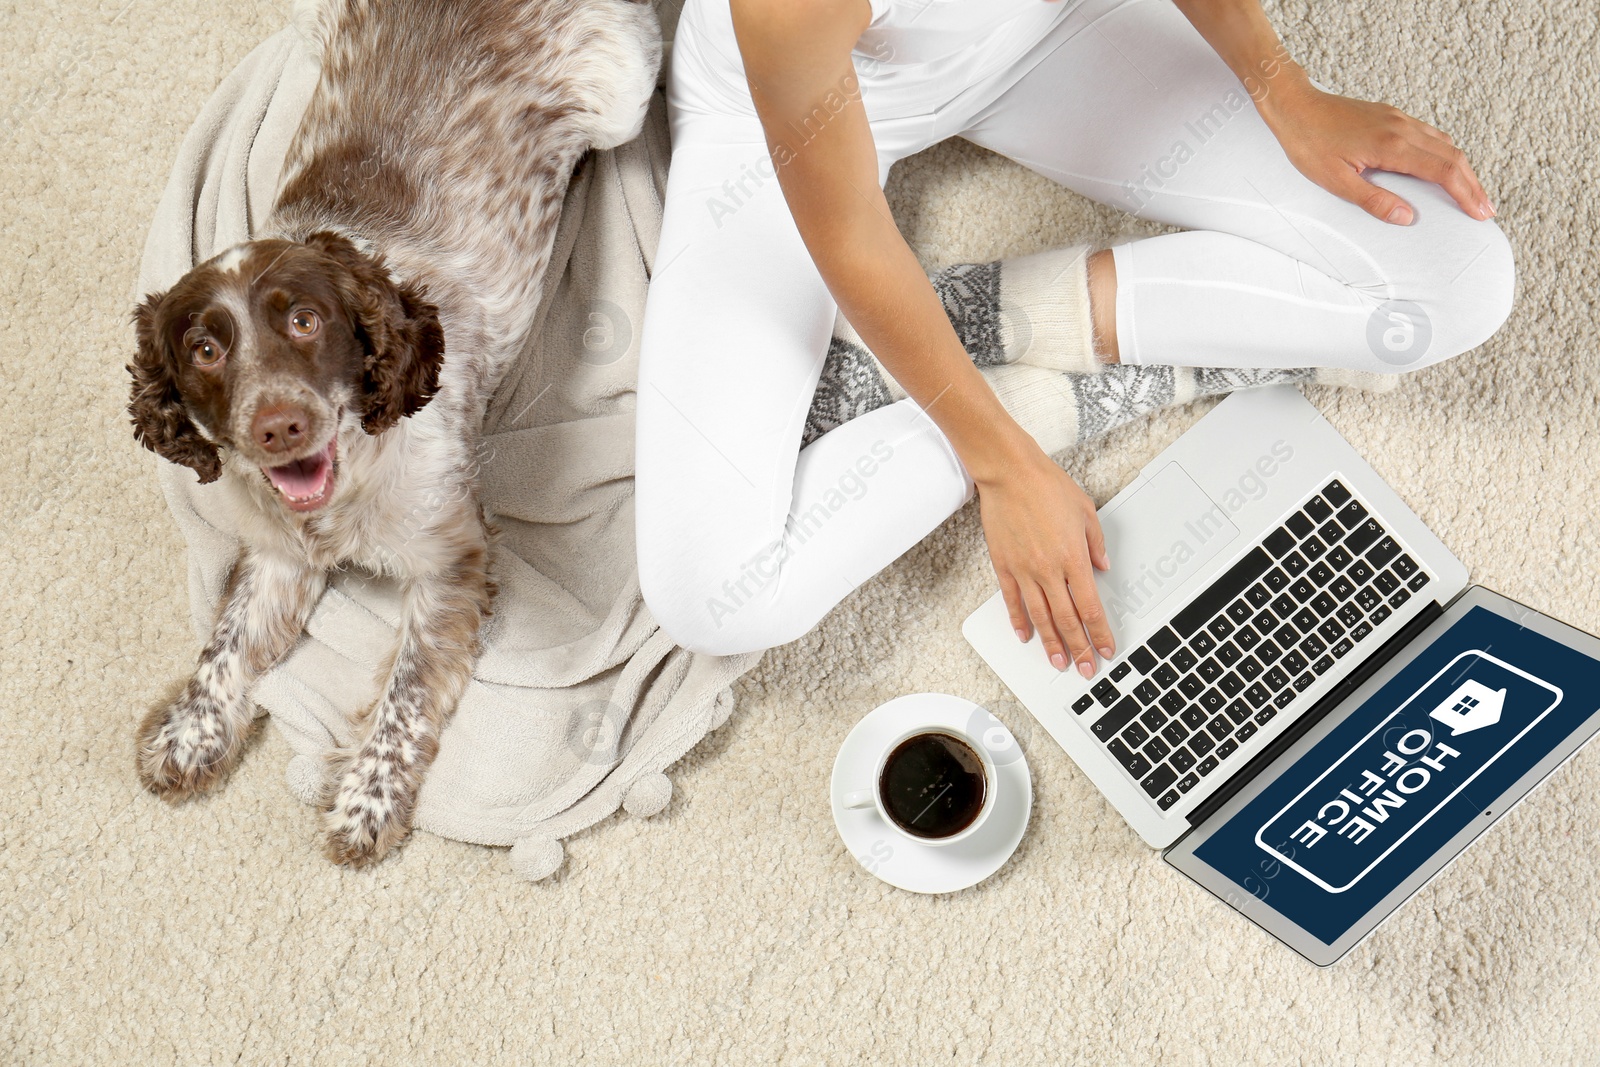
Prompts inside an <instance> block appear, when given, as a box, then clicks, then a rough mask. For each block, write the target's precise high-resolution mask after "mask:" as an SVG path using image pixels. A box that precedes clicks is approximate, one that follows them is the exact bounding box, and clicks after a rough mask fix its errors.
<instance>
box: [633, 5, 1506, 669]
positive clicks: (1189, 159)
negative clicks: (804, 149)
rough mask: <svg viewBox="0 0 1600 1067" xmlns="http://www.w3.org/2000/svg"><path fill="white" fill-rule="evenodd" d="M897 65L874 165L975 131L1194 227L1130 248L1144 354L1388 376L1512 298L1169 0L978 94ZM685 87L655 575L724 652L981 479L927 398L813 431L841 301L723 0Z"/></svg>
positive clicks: (672, 601)
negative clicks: (1314, 161)
mask: <svg viewBox="0 0 1600 1067" xmlns="http://www.w3.org/2000/svg"><path fill="white" fill-rule="evenodd" d="M857 65H858V68H863V64H862V63H861V62H860V61H859V60H858V64H857ZM889 73H890V74H891V75H892V76H888V77H884V78H881V79H875V78H874V77H873V76H871V70H870V65H867V69H863V72H862V78H861V83H860V84H861V95H862V100H863V105H864V106H865V109H866V111H867V115H868V118H869V121H870V122H871V124H872V130H873V135H874V140H875V143H876V147H877V151H878V155H879V178H880V181H881V180H883V179H884V178H885V177H886V176H887V173H888V170H889V167H890V165H891V164H893V163H894V162H895V161H896V160H899V159H902V158H904V157H906V156H908V155H910V154H912V153H914V152H917V151H920V150H922V149H923V148H926V147H928V146H929V145H931V144H934V143H936V142H937V141H939V140H942V139H944V138H945V137H949V136H954V135H960V136H962V137H965V138H967V139H968V140H970V141H973V142H975V143H977V144H979V145H982V146H984V147H985V148H989V149H991V150H993V151H995V152H998V153H1000V154H1002V155H1005V156H1008V157H1010V158H1011V159H1014V160H1016V161H1017V162H1018V163H1021V164H1023V165H1024V166H1027V167H1029V168H1031V169H1033V170H1035V171H1038V172H1039V173H1040V174H1043V175H1046V176H1047V177H1049V178H1051V179H1053V180H1054V181H1056V182H1059V183H1060V184H1062V185H1064V186H1066V187H1067V188H1069V189H1072V190H1074V191H1075V192H1078V193H1080V194H1082V195H1084V196H1087V197H1090V198H1092V199H1094V200H1098V201H1100V202H1102V203H1106V204H1110V205H1113V206H1117V207H1121V208H1123V209H1125V210H1128V211H1130V212H1133V213H1136V214H1138V215H1139V216H1141V217H1143V218H1148V219H1155V220H1158V221H1161V222H1164V223H1170V224H1174V225H1177V226H1182V227H1186V228H1187V232H1183V233H1176V234H1169V235H1165V236H1160V237H1152V238H1146V239H1143V240H1136V241H1132V242H1129V243H1125V244H1120V245H1117V246H1115V247H1114V250H1113V255H1114V257H1115V263H1116V272H1117V312H1116V314H1117V337H1118V342H1119V346H1120V349H1121V358H1122V360H1123V362H1125V363H1142V364H1176V365H1184V366H1204V367H1310V366H1341V367H1352V368H1359V369H1366V370H1373V371H1379V372H1396V371H1401V370H1410V369H1415V368H1418V367H1422V366H1426V365H1428V364H1431V363H1434V362H1437V361H1439V360H1443V359H1446V358H1449V357H1450V356H1453V355H1456V354H1458V353H1460V352H1464V351H1466V350H1468V349H1470V348H1473V347H1475V346H1477V345H1479V344H1481V343H1482V342H1483V341H1484V340H1485V339H1487V338H1488V337H1489V336H1490V335H1491V334H1492V333H1494V331H1495V330H1496V329H1498V328H1499V326H1500V324H1501V323H1502V322H1503V321H1504V320H1505V317H1506V315H1507V314H1508V313H1509V310H1510V305H1511V297H1512V288H1513V269H1512V260H1511V252H1510V249H1509V246H1508V244H1507V242H1506V240H1505V237H1504V236H1503V235H1502V234H1501V232H1500V230H1499V228H1498V227H1497V226H1495V225H1494V223H1492V222H1480V221H1477V220H1474V219H1472V218H1471V217H1469V216H1468V215H1466V214H1465V213H1464V212H1463V211H1461V210H1460V209H1459V208H1458V207H1457V206H1456V205H1455V203H1454V202H1453V201H1452V200H1451V199H1450V198H1449V196H1448V195H1447V194H1446V193H1445V192H1444V191H1443V190H1442V189H1441V188H1439V187H1438V186H1437V185H1433V184H1431V183H1428V182H1424V181H1421V180H1418V179H1415V178H1411V177H1408V176H1405V175H1397V174H1389V173H1379V174H1376V175H1373V176H1372V177H1373V178H1374V180H1376V181H1377V182H1378V183H1379V184H1381V185H1383V186H1384V187H1385V188H1388V189H1391V190H1393V191H1395V192H1396V193H1398V194H1399V195H1401V196H1402V197H1404V198H1405V199H1406V200H1407V201H1409V202H1410V203H1411V205H1412V207H1413V208H1414V209H1415V213H1416V217H1415V221H1414V222H1413V223H1412V224H1411V225H1410V226H1395V225H1390V224H1388V223H1384V222H1380V221H1378V220H1376V219H1374V218H1372V217H1371V216H1370V215H1368V214H1366V212H1364V211H1362V210H1361V209H1359V208H1357V207H1355V206H1354V205H1352V204H1349V203H1346V202H1345V201H1343V200H1340V199H1338V198H1336V197H1334V196H1333V195H1332V194H1331V193H1328V192H1326V191H1325V190H1323V189H1321V188H1320V187H1318V186H1317V185H1315V184H1313V183H1312V182H1310V181H1309V180H1307V179H1306V178H1305V177H1303V176H1302V175H1301V174H1300V173H1299V172H1298V171H1296V170H1295V169H1294V167H1293V166H1292V165H1291V164H1290V163H1289V161H1288V159H1287V158H1286V157H1285V155H1284V153H1283V149H1282V148H1281V147H1280V146H1279V144H1278V142H1277V141H1276V139H1275V138H1274V137H1273V135H1272V133H1271V131H1269V130H1268V129H1267V127H1266V126H1265V124H1264V123H1263V122H1262V120H1261V118H1260V116H1259V115H1258V114H1257V112H1256V110H1255V108H1254V106H1253V105H1252V104H1251V102H1250V100H1249V98H1248V96H1247V95H1246V94H1245V92H1244V90H1243V88H1242V87H1241V86H1240V84H1239V82H1238V80H1237V79H1235V78H1234V76H1233V75H1232V73H1231V72H1230V71H1229V70H1228V69H1227V67H1226V66H1225V65H1224V64H1223V63H1222V61H1221V60H1220V59H1219V58H1218V57H1217V55H1216V53H1215V52H1214V51H1212V49H1211V48H1210V47H1209V46H1208V45H1207V44H1206V43H1205V41H1204V39H1202V38H1201V37H1200V36H1199V34H1198V33H1197V32H1196V31H1195V30H1194V29H1193V28H1192V27H1191V26H1190V24H1189V23H1188V21H1187V20H1186V19H1185V18H1184V17H1183V15H1182V14H1181V13H1180V12H1179V11H1178V10H1177V8H1176V7H1174V6H1173V5H1172V4H1171V3H1170V2H1167V0H1081V2H1078V3H1070V2H1069V9H1068V10H1066V11H1064V12H1063V14H1062V17H1061V18H1060V19H1058V20H1057V21H1056V22H1054V23H1053V24H1052V26H1051V28H1050V29H1049V30H1048V31H1047V32H1046V33H1045V35H1044V36H1043V37H1042V38H1041V39H1039V40H1038V41H1037V43H1036V44H1034V45H1032V46H1030V47H1029V48H1028V49H1027V50H1026V51H1025V52H1024V53H1023V54H1022V56H1021V59H1020V60H1017V61H1015V62H1009V63H1008V64H1007V65H1006V66H1005V68H1004V69H1003V70H1000V71H991V72H989V73H987V74H985V75H984V76H983V77H981V78H977V79H975V80H971V81H970V83H969V82H968V80H967V79H959V78H952V77H951V74H950V71H949V70H948V69H944V70H941V71H940V75H939V77H938V78H937V79H932V80H930V81H929V82H928V83H927V84H923V85H917V84H916V83H915V81H914V80H912V81H910V82H908V80H907V78H906V76H905V75H906V74H907V71H906V70H905V69H904V68H901V69H900V70H897V71H892V72H889ZM667 101H668V107H669V118H670V122H671V127H672V137H673V150H672V164H671V169H670V171H669V173H668V183H667V193H666V203H665V214H664V218H663V222H662V232H661V243H660V248H659V250H658V252H657V256H656V260H655V271H654V274H653V277H652V279H651V284H650V291H649V296H648V300H647V303H646V310H645V317H644V323H643V327H642V332H641V341H640V345H641V347H640V357H639V391H638V408H637V441H636V460H637V463H636V500H635V506H636V509H637V510H636V523H637V535H638V552H639V580H640V584H641V589H642V593H643V596H644V599H645V602H646V604H647V605H648V606H649V608H650V610H651V612H652V614H653V615H654V616H655V618H656V621H657V622H658V623H659V624H660V625H661V626H662V627H663V628H664V629H665V630H666V631H667V633H668V634H669V635H670V636H671V637H672V638H673V639H675V640H676V641H677V642H678V643H680V644H681V645H683V646H684V647H685V648H688V649H690V650H692V651H697V652H706V653H712V654H718V655H727V654H733V653H738V652H745V651H752V650H758V649H764V648H770V647H773V646H775V645H780V644H784V643H786V642H788V641H791V640H793V639H795V638H797V637H799V636H801V635H802V634H804V633H805V632H807V631H808V630H809V629H811V627H813V626H814V625H816V623H817V622H818V621H819V620H820V619H821V618H822V616H823V615H824V614H826V613H827V612H828V611H829V610H830V609H831V608H832V607H833V606H834V605H835V604H837V603H838V602H839V601H840V600H841V599H843V597H844V596H845V595H846V594H848V593H849V592H850V591H851V590H853V589H854V588H855V587H856V586H858V585H860V584H861V583H862V582H864V581H866V580H867V579H868V578H870V577H871V576H872V575H874V574H876V573H877V572H878V571H879V570H880V569H882V568H883V567H884V566H886V565H888V564H889V563H890V562H892V561H893V560H895V559H896V558H898V557H899V556H900V555H901V554H902V553H904V552H905V551H906V550H907V549H909V548H911V547H912V546H913V545H915V544H916V543H917V542H918V541H920V540H921V539H922V538H923V537H924V536H926V535H927V534H928V533H929V532H930V531H932V530H933V529H934V528H935V527H937V526H938V525H939V524H940V523H941V522H943V521H944V520H945V519H946V518H947V517H948V516H949V515H951V514H952V513H953V512H954V511H955V510H956V509H958V508H959V507H960V506H961V505H962V504H963V503H965V502H966V501H967V500H968V499H969V498H970V497H971V494H972V492H973V485H972V482H971V480H970V478H968V476H967V474H966V472H965V471H964V469H963V468H962V466H961V463H960V461H959V460H958V459H957V457H956V456H955V454H954V452H953V451H952V449H951V448H950V445H949V443H948V441H947V440H946V439H945V437H944V435H943V434H942V433H941V432H940V431H939V429H938V428H937V426H936V425H935V424H934V423H933V421H932V420H931V419H929V418H928V417H927V416H925V415H923V414H922V412H921V411H920V409H919V408H918V407H917V405H916V404H915V403H914V402H913V401H911V400H903V401H901V402H899V403H896V404H892V405H889V406H887V407H884V408H880V409H878V410H875V411H872V412H870V413H868V414H867V415H865V416H862V417H860V418H857V419H854V420H852V421H851V422H848V423H846V424H845V425H843V426H841V427H839V428H837V429H835V430H833V431H832V432H830V433H828V434H826V435H824V436H823V437H821V438H820V439H818V440H816V441H815V442H813V443H812V444H811V445H809V446H808V447H806V448H805V449H803V450H802V449H801V448H800V437H801V429H802V427H803V425H804V422H805V418H806V414H807V411H808V410H809V407H810V404H811V400H812V395H813V392H814V391H815V388H816V384H817V380H818V377H819V374H820V372H821V368H822V363H823V359H824V357H825V355H826V352H827V348H828V341H829V337H830V334H831V331H832V325H833V321H834V317H835V314H836V308H835V305H834V303H833V300H832V298H831V297H830V296H829V294H828V291H827V289H826V287H825V286H824V284H823V282H822V279H821V278H820V276H819V275H818V273H817V270H816V267H815V266H814V265H813V263H812V261H811V258H810V256H809V255H808V253H807V252H806V249H805V246H804V245H803V244H802V243H801V240H800V236H799V233H798V232H797V230H796V229H795V225H794V222H793V219H792V218H791V216H790V214H789V210H788V206H787V204H786V202H785V201H784V198H783V194H782V191H781V189H780V188H779V185H778V182H777V180H776V179H775V178H774V177H772V174H773V171H772V165H771V163H770V162H769V160H768V156H767V151H766V147H765V139H764V136H763V132H762V128H761V125H760V123H759V121H758V120H757V118H756V115H755V112H754V110H753V109H752V108H751V106H750V100H749V94H748V89H747V87H746V85H745V81H744V74H743V68H742V65H741V63H740V60H739V55H738V49H737V47H736V45H735V43H734V40H733V36H732V32H731V25H730V23H729V18H728V13H727V0H703V2H702V0H689V3H688V5H687V6H686V8H685V11H684V14H683V17H682V21H681V22H680V24H679V28H678V35H677V39H676V41H675V42H674V45H673V58H672V69H671V72H670V78H669V83H668V95H667Z"/></svg>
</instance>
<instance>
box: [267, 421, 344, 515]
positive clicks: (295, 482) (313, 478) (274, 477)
mask: <svg viewBox="0 0 1600 1067" xmlns="http://www.w3.org/2000/svg"><path fill="white" fill-rule="evenodd" d="M337 444H338V438H334V439H333V440H332V441H329V442H328V447H327V448H324V449H323V450H322V451H321V452H318V453H317V454H316V455H313V456H307V457H305V458H304V459H297V460H295V461H294V462H293V463H285V464H284V465H283V466H281V467H262V468H261V473H262V474H265V475H266V476H267V481H269V482H271V483H272V485H273V487H274V488H276V489H277V490H278V492H279V493H281V494H283V502H284V503H285V504H287V505H288V506H289V508H290V510H292V511H315V510H316V509H317V508H320V507H321V506H322V505H323V504H325V503H327V501H328V497H329V496H331V495H332V494H333V473H334V467H335V463H334V448H335V446H336V445H337Z"/></svg>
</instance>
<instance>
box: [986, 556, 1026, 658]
mask: <svg viewBox="0 0 1600 1067" xmlns="http://www.w3.org/2000/svg"><path fill="white" fill-rule="evenodd" d="M994 576H995V577H996V578H998V579H999V580H1000V595H1001V596H1003V597H1005V599H1006V613H1007V614H1008V615H1010V616H1011V628H1012V629H1013V630H1015V631H1016V632H1017V640H1018V641H1027V640H1028V636H1029V634H1031V633H1032V632H1033V631H1032V629H1031V623H1030V621H1029V619H1028V606H1027V605H1026V604H1025V603H1023V601H1022V590H1021V589H1019V588H1018V587H1017V580H1016V579H1015V578H1013V577H1012V576H1011V572H1010V571H1002V570H1000V569H999V568H998V567H997V568H995V572H994Z"/></svg>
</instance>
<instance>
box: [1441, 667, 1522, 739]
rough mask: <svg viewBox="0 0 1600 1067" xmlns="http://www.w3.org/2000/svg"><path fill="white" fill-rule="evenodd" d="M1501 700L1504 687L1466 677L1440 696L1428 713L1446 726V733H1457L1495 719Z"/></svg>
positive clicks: (1488, 723)
mask: <svg viewBox="0 0 1600 1067" xmlns="http://www.w3.org/2000/svg"><path fill="white" fill-rule="evenodd" d="M1505 703H1506V691H1505V690H1504V689H1490V688H1489V687H1488V686H1486V685H1484V684H1483V683H1481V682H1474V681H1473V680H1472V679H1470V678H1469V679H1467V680H1466V681H1464V682H1462V683H1461V684H1460V685H1459V686H1457V687H1456V691H1455V692H1453V693H1451V694H1450V695H1449V696H1447V697H1445V698H1444V699H1443V700H1441V701H1440V702H1439V706H1438V707H1436V708H1434V709H1433V710H1432V711H1430V712H1428V717H1429V718H1430V719H1438V720H1439V721H1440V722H1442V723H1444V724H1445V725H1446V726H1448V727H1450V736H1451V737H1457V736H1459V735H1461V734H1464V733H1469V732H1470V731H1472V730H1481V729H1483V728H1484V727H1485V726H1493V725H1494V724H1495V723H1497V722H1499V721H1500V712H1501V710H1502V709H1503V708H1504V707H1505Z"/></svg>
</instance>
